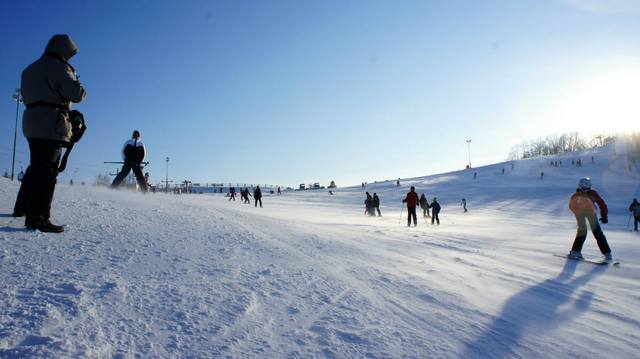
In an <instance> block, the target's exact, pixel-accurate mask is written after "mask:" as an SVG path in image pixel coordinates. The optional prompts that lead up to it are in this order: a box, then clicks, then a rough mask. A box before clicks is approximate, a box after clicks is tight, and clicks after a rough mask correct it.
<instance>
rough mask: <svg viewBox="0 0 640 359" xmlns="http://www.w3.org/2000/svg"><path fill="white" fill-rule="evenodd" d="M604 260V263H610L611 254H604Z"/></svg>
mask: <svg viewBox="0 0 640 359" xmlns="http://www.w3.org/2000/svg"><path fill="white" fill-rule="evenodd" d="M604 260H605V261H612V260H613V257H612V256H611V252H609V253H605V254H604Z"/></svg>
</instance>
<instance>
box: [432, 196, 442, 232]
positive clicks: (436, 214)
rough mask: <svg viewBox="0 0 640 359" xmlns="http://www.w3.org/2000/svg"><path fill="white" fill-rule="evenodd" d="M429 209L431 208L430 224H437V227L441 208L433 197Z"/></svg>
mask: <svg viewBox="0 0 640 359" xmlns="http://www.w3.org/2000/svg"><path fill="white" fill-rule="evenodd" d="M429 207H431V224H433V222H437V223H438V225H440V216H439V214H440V209H442V207H440V203H438V199H437V198H435V197H433V202H431V204H430V205H429Z"/></svg>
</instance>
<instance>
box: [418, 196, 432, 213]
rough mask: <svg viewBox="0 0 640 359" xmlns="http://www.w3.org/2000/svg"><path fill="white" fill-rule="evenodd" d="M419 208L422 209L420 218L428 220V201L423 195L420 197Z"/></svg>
mask: <svg viewBox="0 0 640 359" xmlns="http://www.w3.org/2000/svg"><path fill="white" fill-rule="evenodd" d="M420 208H422V218H429V217H431V215H430V214H429V201H428V200H427V197H426V196H425V195H424V193H423V194H422V195H420Z"/></svg>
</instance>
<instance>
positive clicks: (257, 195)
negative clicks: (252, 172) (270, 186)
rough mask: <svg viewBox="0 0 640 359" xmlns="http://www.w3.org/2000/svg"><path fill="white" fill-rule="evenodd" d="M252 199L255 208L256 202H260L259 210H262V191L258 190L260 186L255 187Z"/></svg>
mask: <svg viewBox="0 0 640 359" xmlns="http://www.w3.org/2000/svg"><path fill="white" fill-rule="evenodd" d="M253 199H254V200H255V201H256V207H258V202H260V208H262V191H261V190H260V186H256V189H255V190H254V191H253Z"/></svg>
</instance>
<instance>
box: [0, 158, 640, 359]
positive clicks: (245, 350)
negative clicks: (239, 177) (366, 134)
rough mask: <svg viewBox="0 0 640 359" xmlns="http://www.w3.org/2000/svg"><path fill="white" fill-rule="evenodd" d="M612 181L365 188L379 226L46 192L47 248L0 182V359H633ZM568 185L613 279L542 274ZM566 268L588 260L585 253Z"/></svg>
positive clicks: (588, 247) (585, 271) (560, 246)
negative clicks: (412, 199)
mask: <svg viewBox="0 0 640 359" xmlns="http://www.w3.org/2000/svg"><path fill="white" fill-rule="evenodd" d="M591 155H594V156H595V160H596V161H595V163H591V159H590V158H591ZM572 158H573V159H577V158H582V161H583V167H581V168H576V167H573V166H571V165H570V162H571V159H572ZM554 159H555V160H558V159H562V161H563V166H562V167H558V168H555V167H550V166H549V161H551V160H554ZM503 167H504V168H505V174H504V175H502V174H501V169H502V168H503ZM631 169H632V171H631V172H629V166H628V163H627V161H626V159H625V157H624V156H616V155H614V152H613V148H611V147H609V148H603V149H598V150H594V151H593V152H586V153H582V154H569V155H565V156H561V157H551V158H545V159H533V160H523V161H515V162H514V168H513V170H512V169H511V163H510V162H509V163H505V164H496V165H492V166H487V167H483V168H477V169H471V170H465V171H460V172H453V173H447V174H441V175H434V176H427V177H421V178H414V179H405V180H402V185H401V187H396V186H395V181H393V182H383V183H377V184H370V185H369V186H368V187H367V188H366V190H367V191H369V192H370V193H373V192H376V193H378V195H379V196H380V198H381V201H382V207H381V210H382V214H383V217H380V218H378V217H367V216H364V215H363V201H364V191H363V189H361V188H360V187H359V186H358V187H351V188H343V189H337V190H335V191H334V193H335V194H334V195H333V196H330V195H328V193H327V192H326V191H303V192H288V193H286V194H284V195H283V196H269V195H266V196H265V197H264V198H263V202H264V208H262V209H260V208H255V207H254V206H253V205H245V204H241V203H239V201H237V202H235V203H234V202H228V201H227V199H226V198H225V197H223V196H222V195H214V194H202V195H182V196H175V195H169V194H147V195H143V194H139V193H132V192H128V191H112V190H109V189H107V188H98V187H91V186H77V185H76V186H68V185H59V186H58V187H57V190H56V196H55V199H54V203H53V211H52V212H53V221H54V223H64V224H66V225H67V230H66V232H65V233H64V234H61V235H56V234H43V233H40V232H26V231H25V230H24V229H23V227H22V225H23V219H13V218H11V217H9V214H10V213H11V210H12V206H13V201H14V199H15V195H16V193H17V189H18V187H17V184H16V183H11V182H9V181H8V180H6V179H1V182H0V199H1V202H0V203H2V208H0V213H1V214H2V215H1V216H2V217H0V283H2V285H1V286H0V358H25V357H27V358H30V357H33V358H65V357H87V358H155V357H158V358H174V357H180V358H187V357H188V358H637V357H638V353H640V309H639V308H640V281H639V280H640V260H639V258H640V237H639V236H638V235H637V234H636V233H634V232H630V231H629V228H628V227H626V224H627V219H628V212H627V211H626V210H627V207H628V205H629V202H630V200H631V199H632V198H633V196H634V195H635V196H638V195H639V194H640V193H638V192H639V188H640V187H639V184H640V181H639V180H640V176H639V175H638V172H637V169H636V168H635V167H633V166H632V168H631ZM541 171H544V172H545V175H544V178H543V179H540V175H539V174H540V172H541ZM473 172H477V173H478V178H477V179H476V180H473ZM581 176H590V177H592V179H593V182H594V187H595V188H596V189H597V190H599V192H600V193H601V195H602V196H603V198H604V199H605V201H607V204H608V205H609V208H610V212H611V214H610V224H608V225H604V231H605V234H606V235H607V237H608V240H609V242H610V245H611V247H612V250H613V254H614V257H616V258H617V259H620V260H621V261H622V264H621V265H620V266H619V267H613V266H595V265H592V264H589V263H581V262H576V261H566V260H564V259H562V258H558V257H554V256H552V254H554V253H555V254H557V253H567V252H568V251H569V248H570V246H571V243H572V241H573V238H574V235H575V223H574V221H575V220H574V218H573V216H572V214H571V213H570V212H569V210H568V209H567V202H568V199H569V197H570V195H571V194H572V192H573V191H574V190H575V186H576V183H577V180H578V178H580V177H581ZM391 177H393V176H391ZM411 185H414V186H416V187H417V189H418V193H423V192H424V193H426V194H427V196H428V197H429V199H432V198H433V197H438V199H439V201H440V202H441V204H442V205H443V211H442V213H441V221H442V222H441V225H440V226H432V225H431V224H428V225H427V224H426V223H425V222H424V220H422V219H421V221H420V223H419V225H418V227H415V228H414V227H411V228H407V227H406V219H405V217H404V215H403V217H402V219H401V218H400V211H401V208H402V206H401V205H402V204H401V199H402V198H404V194H405V193H406V192H407V190H408V187H409V186H411ZM462 197H465V198H466V199H467V201H468V208H469V213H462V208H461V207H460V205H459V203H460V199H461V198H462ZM404 214H406V211H405V212H404ZM583 253H584V254H585V255H589V256H594V257H595V256H599V253H598V251H597V246H596V244H595V240H594V239H593V237H592V236H591V235H590V236H589V238H588V239H587V242H586V244H585V249H584V252H583Z"/></svg>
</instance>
